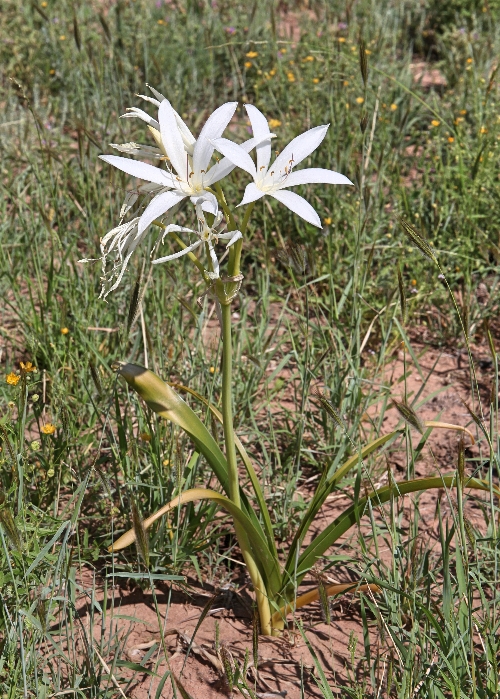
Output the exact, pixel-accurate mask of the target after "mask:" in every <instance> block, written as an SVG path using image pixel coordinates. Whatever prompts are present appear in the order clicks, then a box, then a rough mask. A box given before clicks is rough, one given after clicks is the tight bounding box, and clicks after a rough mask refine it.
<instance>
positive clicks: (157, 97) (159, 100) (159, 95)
mask: <svg viewBox="0 0 500 699" xmlns="http://www.w3.org/2000/svg"><path fill="white" fill-rule="evenodd" d="M146 87H149V89H150V90H151V92H152V93H153V95H154V96H155V97H156V99H157V100H158V102H163V100H166V99H167V98H166V97H165V95H162V94H161V92H158V90H155V89H154V87H151V85H149V84H148V83H146Z"/></svg>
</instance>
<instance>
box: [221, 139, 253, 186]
mask: <svg viewBox="0 0 500 699" xmlns="http://www.w3.org/2000/svg"><path fill="white" fill-rule="evenodd" d="M212 143H213V145H214V146H215V148H217V150H218V151H219V153H222V155H225V156H226V158H229V160H230V161H231V162H232V163H234V164H235V165H236V167H240V168H241V169H242V170H245V172H248V173H249V174H250V175H252V177H253V178H255V177H256V176H257V170H256V169H255V163H254V162H253V160H252V158H251V157H250V156H249V155H248V153H246V152H245V150H244V149H243V148H242V147H241V146H239V145H238V144H237V143H233V141H229V140H228V139H227V138H217V139H214V140H213V141H212Z"/></svg>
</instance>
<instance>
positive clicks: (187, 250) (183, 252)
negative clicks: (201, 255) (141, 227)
mask: <svg viewBox="0 0 500 699" xmlns="http://www.w3.org/2000/svg"><path fill="white" fill-rule="evenodd" d="M201 242H202V241H201V240H197V241H196V243H193V244H192V245H188V247H187V248H183V249H182V250H179V252H174V253H173V254H172V255H167V256H166V257H159V258H158V259H157V260H153V264H154V265H159V264H160V263H161V262H168V261H169V260H176V259H177V258H178V257H182V256H183V255H187V254H188V253H190V252H192V251H193V250H196V248H197V247H199V246H200V245H201Z"/></svg>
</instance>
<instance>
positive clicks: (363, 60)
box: [359, 39, 368, 87]
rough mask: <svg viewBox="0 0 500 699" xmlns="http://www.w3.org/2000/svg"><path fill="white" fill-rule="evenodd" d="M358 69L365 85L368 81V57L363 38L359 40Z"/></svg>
mask: <svg viewBox="0 0 500 699" xmlns="http://www.w3.org/2000/svg"><path fill="white" fill-rule="evenodd" d="M359 69H360V71H361V77H362V78H363V84H364V86H365V87H366V86H367V83H368V58H367V55H366V45H365V42H364V40H363V39H360V40H359Z"/></svg>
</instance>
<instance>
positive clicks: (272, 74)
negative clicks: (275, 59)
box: [269, 68, 276, 78]
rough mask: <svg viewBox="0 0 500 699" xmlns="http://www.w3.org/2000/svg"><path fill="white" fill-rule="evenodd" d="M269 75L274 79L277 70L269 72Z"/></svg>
mask: <svg viewBox="0 0 500 699" xmlns="http://www.w3.org/2000/svg"><path fill="white" fill-rule="evenodd" d="M269 75H270V76H271V77H272V78H273V77H274V76H275V75H276V68H273V69H272V70H270V71H269Z"/></svg>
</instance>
